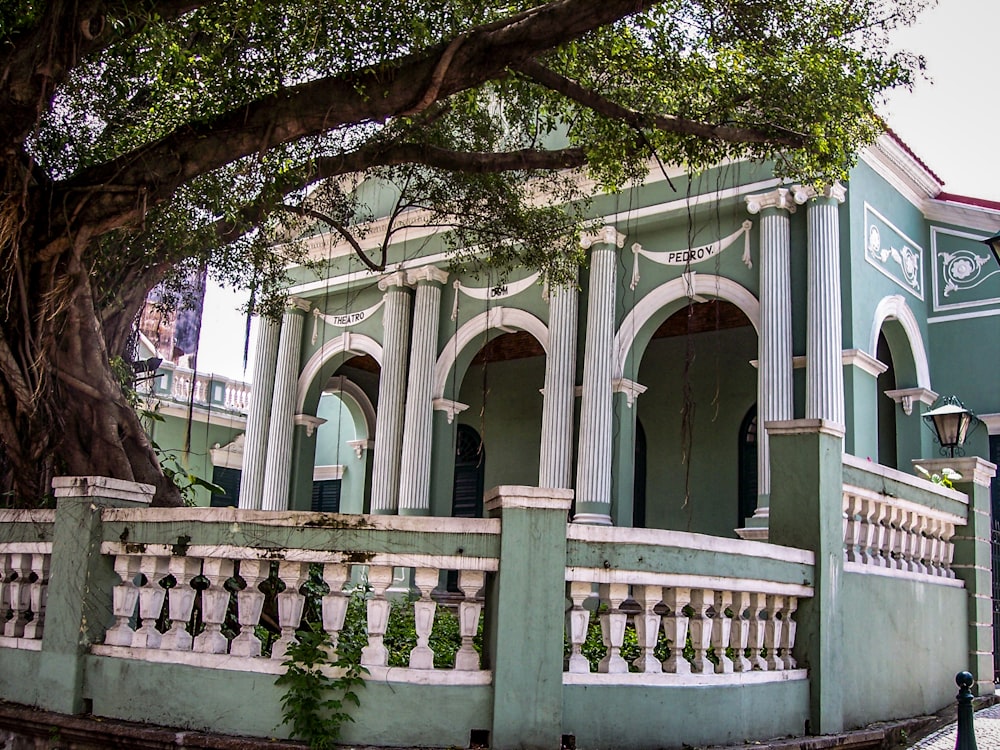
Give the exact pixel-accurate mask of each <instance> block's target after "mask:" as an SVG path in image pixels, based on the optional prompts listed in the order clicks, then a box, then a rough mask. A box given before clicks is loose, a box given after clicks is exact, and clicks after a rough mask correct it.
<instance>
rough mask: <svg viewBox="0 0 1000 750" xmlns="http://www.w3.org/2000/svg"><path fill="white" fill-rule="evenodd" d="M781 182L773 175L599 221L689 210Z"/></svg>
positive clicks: (606, 222)
mask: <svg viewBox="0 0 1000 750" xmlns="http://www.w3.org/2000/svg"><path fill="white" fill-rule="evenodd" d="M781 184H782V181H781V180H779V179H777V178H776V177H772V178H771V179H768V180H761V181H760V182H753V183H751V184H749V185H737V186H736V187H731V188H727V189H725V190H716V191H712V192H706V193H699V194H698V195H694V196H691V197H690V198H680V199H678V200H674V201H668V202H667V203H656V204H654V205H652V206H646V207H645V208H635V209H629V210H626V211H618V212H617V213H613V214H607V215H606V216H605V217H604V218H603V219H599V221H602V222H604V223H605V224H618V223H629V222H633V221H638V220H639V219H647V218H651V217H654V216H664V215H667V214H672V213H680V212H687V211H689V210H690V209H691V208H694V207H695V206H700V205H703V204H705V203H721V202H722V201H724V200H726V199H728V198H739V197H741V196H743V195H746V194H748V193H758V192H762V191H764V190H771V189H773V188H776V187H779V186H780V185H781Z"/></svg>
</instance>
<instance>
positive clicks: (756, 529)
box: [734, 495, 770, 542]
mask: <svg viewBox="0 0 1000 750" xmlns="http://www.w3.org/2000/svg"><path fill="white" fill-rule="evenodd" d="M769 499H770V495H760V496H759V497H758V500H757V510H756V511H755V512H754V514H753V516H751V517H750V518H748V519H747V525H746V526H744V527H743V528H740V529H734V531H735V532H736V534H737V536H739V538H740V539H746V540H748V541H754V542H766V541H767V536H768V523H769V521H770V509H769V508H768V506H767V505H766V503H767V502H768V500H769ZM761 501H763V503H765V504H763V505H762V504H761Z"/></svg>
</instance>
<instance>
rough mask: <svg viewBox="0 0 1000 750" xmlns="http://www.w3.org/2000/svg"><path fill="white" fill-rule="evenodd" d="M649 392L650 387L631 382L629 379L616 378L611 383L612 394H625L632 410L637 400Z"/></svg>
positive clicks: (626, 401)
mask: <svg viewBox="0 0 1000 750" xmlns="http://www.w3.org/2000/svg"><path fill="white" fill-rule="evenodd" d="M647 390H649V388H648V386H645V385H642V384H640V383H637V382H635V381H634V380H629V379H628V378H615V379H614V380H612V381H611V392H612V393H624V394H625V403H626V404H627V405H628V408H629V409H631V408H632V404H634V403H635V400H636V399H637V398H639V396H641V395H642V394H643V393H645V392H646V391H647Z"/></svg>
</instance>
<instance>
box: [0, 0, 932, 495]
mask: <svg viewBox="0 0 1000 750" xmlns="http://www.w3.org/2000/svg"><path fill="white" fill-rule="evenodd" d="M930 1H931V0H855V1H854V2H849V3H848V2H843V0H802V2H798V3H778V2H775V1H774V0H740V1H739V2H736V1H734V0H639V1H638V2H637V1H636V0H604V2H601V3H594V2H591V1H590V0H550V1H549V2H542V3H540V2H537V0H523V1H522V2H513V3H485V4H484V3H474V2H468V0H401V1H400V2H395V3H356V2H348V1H347V0H333V1H332V2H326V3H314V2H306V0H276V1H275V2H266V3H265V2H259V0H215V1H213V2H206V1H205V0H155V1H153V2H149V1H147V0H143V2H137V1H136V0H95V1H94V2H90V3H72V2H68V0H14V1H13V2H7V3H5V4H4V5H3V9H2V10H0V69H2V70H4V71H5V73H4V76H3V77H2V79H0V139H2V142H3V149H2V150H0V159H2V161H3V168H0V269H2V271H3V273H2V278H4V279H5V283H4V284H2V285H0V306H2V308H3V309H4V310H5V312H6V315H5V317H4V318H3V319H0V408H2V409H3V413H2V414H0V445H2V448H3V450H4V451H5V453H6V454H7V457H8V459H9V461H10V464H11V466H12V471H13V477H14V481H15V482H16V484H17V486H18V488H19V494H20V495H21V496H22V497H23V498H24V499H25V500H27V499H29V498H33V497H35V496H37V495H38V494H41V492H43V491H44V484H45V481H44V480H45V477H46V476H47V474H46V472H49V473H51V470H52V468H53V466H52V464H58V467H59V470H61V471H66V472H68V473H71V474H94V473H103V474H107V475H109V476H115V477H119V478H122V479H129V480H134V481H145V482H150V483H154V484H156V485H157V486H158V494H157V500H156V501H157V502H164V503H166V502H178V501H179V496H178V494H177V492H176V490H175V489H174V488H173V487H172V485H171V483H170V482H168V481H166V479H165V478H164V477H163V473H162V471H161V469H160V466H159V461H158V460H157V457H156V455H155V450H154V449H153V448H152V446H150V445H149V444H148V441H146V440H145V439H144V436H143V434H142V432H141V429H140V426H139V424H138V419H137V417H136V416H135V414H134V412H133V411H132V409H131V407H130V405H129V403H128V402H127V400H126V398H125V396H124V394H123V393H122V392H121V390H120V388H119V387H118V386H117V385H116V382H117V381H116V379H115V378H114V376H113V373H111V371H110V366H109V359H110V358H111V357H113V356H115V355H117V354H120V353H122V352H123V351H125V341H126V339H127V337H128V333H129V331H130V330H131V326H132V323H133V321H134V319H135V315H136V312H137V311H138V310H139V308H140V306H141V304H142V301H143V299H144V297H145V295H146V293H147V292H148V291H149V290H150V289H151V288H153V287H154V286H155V285H156V284H160V283H166V284H167V285H168V287H169V285H170V284H177V283H179V280H181V279H184V278H186V277H187V276H188V275H189V274H190V273H192V272H194V271H199V272H200V271H201V269H205V268H207V269H208V273H210V274H211V275H213V276H214V277H215V278H216V279H218V280H221V281H222V282H223V283H224V284H226V285H241V286H245V287H248V288H249V289H250V290H251V307H252V308H253V309H254V310H256V311H259V312H265V313H274V312H275V311H276V310H277V308H278V306H279V304H280V297H281V290H282V289H283V288H284V287H285V286H286V272H287V269H288V267H289V265H290V264H293V265H296V266H299V267H303V268H305V271H296V273H308V270H309V268H310V267H313V268H315V267H316V266H315V264H316V263H318V262H319V260H320V259H317V258H310V257H309V256H308V254H307V244H306V243H305V242H304V240H306V239H308V237H309V235H310V234H311V233H313V232H315V231H316V230H317V227H320V228H324V229H325V230H326V231H329V232H330V233H331V234H332V235H333V236H334V237H335V238H337V239H338V240H339V241H342V243H344V244H345V245H346V246H349V247H351V248H353V250H354V251H355V253H356V255H357V258H358V259H359V261H361V262H363V263H364V264H365V265H367V266H368V267H369V268H371V269H374V270H376V271H377V270H381V269H385V268H388V267H390V266H391V265H392V264H394V263H398V262H399V261H400V260H402V258H401V257H400V253H402V252H407V253H410V252H412V251H413V247H412V246H409V247H406V249H405V251H404V250H401V249H399V248H401V247H402V246H403V243H397V244H396V245H395V246H392V244H391V243H392V242H393V241H394V240H396V239H398V238H399V237H400V232H401V231H402V230H403V229H404V228H405V227H407V226H410V227H414V226H417V227H419V226H424V227H428V228H429V229H430V230H431V231H435V232H443V234H442V235H441V236H440V239H441V241H442V242H443V243H444V245H445V247H446V248H447V249H448V250H449V251H451V252H452V253H453V255H454V257H455V258H456V261H457V262H459V263H462V264H464V265H466V266H468V267H470V268H472V269H473V270H480V271H483V272H484V273H486V274H487V275H488V276H489V278H490V279H491V281H492V282H493V283H497V284H500V283H503V280H504V277H505V274H506V273H507V272H508V271H509V270H510V269H512V268H514V267H518V266H527V267H531V268H535V269H540V270H542V271H543V272H544V274H545V276H546V278H547V280H548V281H549V282H550V283H551V282H558V281H561V280H567V279H570V278H575V276H574V272H575V267H576V265H577V264H578V263H579V262H581V260H582V257H581V255H580V250H579V248H578V247H577V243H576V242H575V237H576V236H577V234H578V232H579V231H580V230H581V228H582V227H583V226H584V223H585V221H586V217H587V215H588V214H587V202H586V198H587V195H588V194H589V193H590V192H591V191H592V189H591V187H590V186H589V185H593V184H596V185H598V186H599V187H600V188H602V189H605V190H617V189H620V188H623V187H626V186H628V185H629V184H630V183H631V181H633V180H637V179H640V178H641V177H643V176H644V175H645V173H646V170H647V168H648V166H649V164H650V162H651V161H653V162H654V163H655V161H657V160H658V161H660V162H664V163H667V162H669V163H675V164H678V165H682V166H684V167H685V168H687V169H688V170H691V171H693V172H698V171H701V170H704V169H706V168H707V167H709V166H711V165H714V164H717V163H719V162H720V161H721V160H726V159H753V160H771V161H773V162H775V163H776V165H777V170H778V172H779V174H781V175H786V176H789V177H796V178H800V179H802V180H806V181H811V182H829V181H830V180H833V179H837V178H841V177H843V176H844V175H845V173H846V170H847V169H848V167H849V166H850V164H851V162H852V161H853V159H854V158H855V154H856V152H857V150H858V149H859V147H861V146H862V145H864V144H865V143H867V142H869V141H871V140H872V139H873V138H874V137H875V135H876V134H877V133H878V132H879V131H880V129H881V127H882V126H881V123H880V122H879V120H878V119H877V118H876V116H875V107H876V105H877V104H878V103H879V101H880V98H881V97H882V95H883V93H882V92H884V91H885V90H886V89H890V88H893V87H897V86H909V85H911V84H912V82H913V79H914V76H915V75H916V74H917V73H918V72H919V70H920V69H921V67H922V64H923V62H922V60H921V59H920V58H919V57H916V56H913V55H910V54H906V53H898V52H893V51H891V48H890V46H889V45H888V43H887V38H886V32H887V30H888V29H890V28H892V27H894V26H896V25H898V24H900V23H908V22H910V21H911V20H912V19H913V17H914V14H915V13H916V12H917V11H918V10H919V9H920V8H921V7H922V6H924V5H926V4H927V3H928V2H930ZM588 179H589V180H591V181H592V182H589V183H588ZM380 218H384V219H386V222H385V223H383V224H379V225H378V230H377V231H378V232H379V234H378V235H376V234H375V232H376V228H375V225H374V224H373V223H372V220H374V219H380ZM391 248H392V249H391ZM311 264H312V265H311Z"/></svg>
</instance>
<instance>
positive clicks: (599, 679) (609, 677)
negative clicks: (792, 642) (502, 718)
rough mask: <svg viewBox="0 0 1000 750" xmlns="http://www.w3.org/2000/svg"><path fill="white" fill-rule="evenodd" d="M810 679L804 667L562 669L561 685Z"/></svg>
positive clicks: (716, 683)
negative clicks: (684, 670)
mask: <svg viewBox="0 0 1000 750" xmlns="http://www.w3.org/2000/svg"><path fill="white" fill-rule="evenodd" d="M808 679H809V671H808V670H806V669H781V670H775V671H769V672H762V671H760V670H757V671H753V672H730V673H728V674H715V673H712V674H674V673H670V672H623V673H621V674H605V673H600V672H584V673H580V672H563V685H594V686H597V685H606V686H609V687H610V686H612V685H621V686H636V687H639V686H648V687H678V688H687V687H748V686H750V685H766V684H769V683H774V682H801V681H804V680H808Z"/></svg>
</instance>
